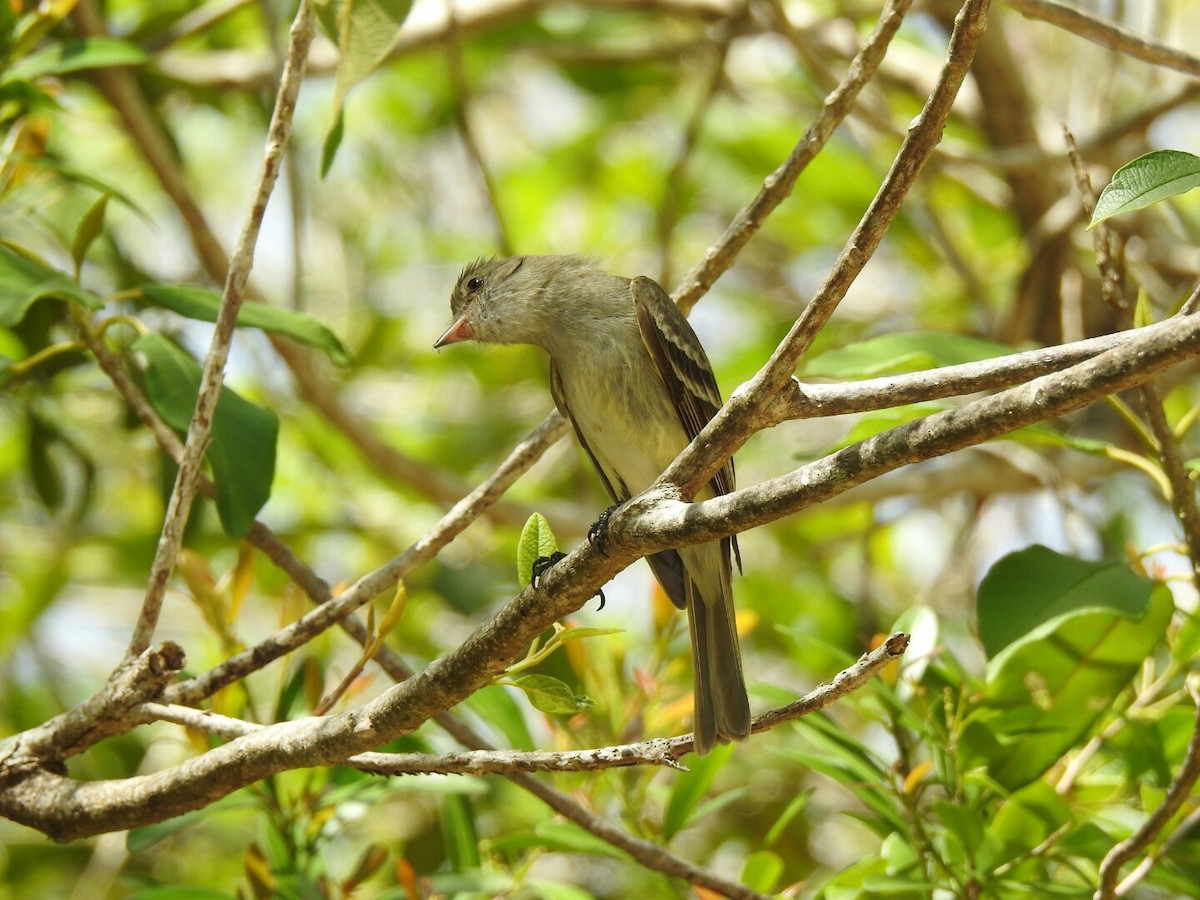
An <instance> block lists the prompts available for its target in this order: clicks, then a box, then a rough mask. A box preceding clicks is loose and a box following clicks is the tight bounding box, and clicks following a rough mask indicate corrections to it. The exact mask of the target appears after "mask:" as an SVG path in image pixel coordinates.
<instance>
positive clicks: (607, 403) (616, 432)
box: [562, 372, 688, 500]
mask: <svg viewBox="0 0 1200 900" xmlns="http://www.w3.org/2000/svg"><path fill="white" fill-rule="evenodd" d="M562 375H563V382H564V387H565V388H566V392H567V396H568V398H570V397H572V396H579V395H578V393H576V391H578V390H580V389H582V388H583V386H582V385H577V384H573V383H572V381H571V380H570V375H569V374H568V373H567V372H563V373H562ZM655 377H657V376H655ZM600 380H601V381H606V380H608V379H600ZM613 381H619V380H618V379H614V380H613ZM590 388H591V390H593V391H595V392H596V393H595V396H596V397H597V400H598V402H596V403H595V404H580V403H572V404H571V415H572V416H573V417H574V419H575V422H576V425H577V426H578V428H579V430H580V431H581V432H582V434H583V438H584V440H585V441H586V442H587V444H588V446H589V447H590V448H591V451H592V454H593V455H594V456H595V457H596V460H597V462H598V463H599V465H600V466H601V467H602V468H603V469H604V474H605V475H606V476H607V478H608V480H609V483H610V484H612V486H613V488H614V489H615V490H616V491H617V492H618V493H619V494H623V496H621V497H619V498H618V499H622V500H623V499H627V498H628V497H632V496H634V495H636V494H640V493H641V492H642V491H644V490H645V489H646V488H648V487H649V486H650V485H651V484H652V483H653V482H654V480H655V479H656V478H658V476H659V475H661V474H662V472H663V470H664V469H665V468H666V467H667V466H668V465H670V464H671V462H672V461H673V460H674V459H675V457H676V456H678V455H679V453H680V451H682V450H683V448H684V447H686V446H687V444H688V440H687V435H686V434H685V433H684V430H683V426H682V425H681V424H680V423H679V419H678V418H677V416H676V413H675V410H674V408H673V407H672V406H671V404H670V400H669V398H668V397H667V395H666V391H665V389H664V388H663V386H662V385H661V383H657V382H656V383H653V384H650V385H645V384H643V385H640V386H639V387H638V388H633V387H626V388H625V389H622V388H621V387H620V386H619V385H618V384H613V383H609V384H595V383H593V384H592V385H590ZM587 407H591V409H590V410H589V409H588V408H587ZM651 423H658V424H657V426H655V425H652V424H651Z"/></svg>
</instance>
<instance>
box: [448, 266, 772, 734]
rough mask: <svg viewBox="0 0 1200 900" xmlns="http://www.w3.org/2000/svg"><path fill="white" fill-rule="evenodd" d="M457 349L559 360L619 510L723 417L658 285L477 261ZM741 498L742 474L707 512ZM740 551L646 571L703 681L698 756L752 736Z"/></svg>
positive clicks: (565, 407)
mask: <svg viewBox="0 0 1200 900" xmlns="http://www.w3.org/2000/svg"><path fill="white" fill-rule="evenodd" d="M450 309H451V311H452V313H453V315H454V317H455V319H454V324H453V325H451V326H450V328H449V329H447V331H446V333H445V334H443V335H442V336H441V337H440V338H438V340H437V343H435V344H434V347H435V348H438V347H444V346H446V345H447V344H453V343H456V342H458V341H469V340H474V341H483V342H485V343H490V344H533V345H535V346H537V347H541V348H542V349H543V350H545V351H546V352H547V353H549V354H550V392H551V394H552V395H553V397H554V403H555V405H556V406H557V407H558V410H559V412H561V413H562V414H563V416H565V417H566V418H567V419H569V420H570V422H571V424H572V425H573V426H574V428H575V435H576V436H577V437H578V438H579V443H580V444H582V445H583V449H584V450H586V451H587V454H588V456H589V457H590V458H591V460H592V463H593V465H595V467H596V471H597V472H599V473H600V479H601V481H603V482H604V486H605V487H606V488H607V489H608V493H609V495H610V496H611V497H612V498H613V500H614V501H616V502H618V503H620V502H623V501H625V500H628V499H629V498H630V497H633V496H634V495H636V494H639V493H641V492H642V491H644V490H645V489H646V488H648V487H650V485H651V484H652V483H653V482H654V480H655V479H656V478H658V476H659V475H661V474H662V472H663V470H664V469H666V468H667V466H668V465H669V464H670V463H671V462H672V461H673V460H674V459H675V457H676V456H678V455H679V453H680V451H682V450H683V448H684V447H686V446H687V445H688V444H689V443H690V442H691V440H692V438H694V437H695V436H696V435H697V434H698V433H699V431H700V429H701V428H703V427H704V425H705V424H706V423H707V422H708V420H709V419H711V418H712V417H713V415H715V414H716V411H717V409H718V408H719V407H720V406H721V394H720V391H719V390H718V388H717V382H716V379H715V378H714V377H713V372H712V366H711V365H709V362H708V357H707V356H706V355H705V353H704V348H703V347H702V346H701V344H700V340H699V339H698V338H697V337H696V333H695V332H694V331H692V327H691V326H690V325H689V324H688V321H687V319H686V318H684V316H683V314H682V313H681V312H680V311H679V309H678V308H677V307H676V306H675V304H674V303H673V302H672V301H671V298H670V297H669V296H668V295H667V293H666V292H665V291H664V290H663V289H662V288H661V287H659V286H658V285H657V284H656V283H655V282H654V281H652V280H651V279H649V278H634V279H633V280H630V279H628V278H620V277H618V276H615V275H608V274H606V273H604V272H601V271H599V270H598V269H597V268H596V267H595V265H594V264H593V263H592V262H591V261H590V260H588V259H587V258H586V257H582V256H514V257H511V258H508V259H480V260H476V261H475V262H473V263H471V264H470V265H469V266H467V267H466V269H464V270H463V272H462V274H461V275H460V276H459V278H458V283H457V284H456V285H455V286H454V293H453V294H452V295H451V297H450ZM732 490H733V462H732V460H731V461H730V462H728V463H726V464H725V467H724V468H723V469H721V471H720V472H718V473H717V474H716V476H714V477H713V479H712V481H711V482H710V484H709V486H708V487H707V488H706V489H705V490H704V491H702V492H701V493H700V495H699V497H700V499H705V498H708V497H712V496H715V495H717V494H726V493H728V492H730V491H732ZM731 555H732V556H733V557H734V558H736V559H737V562H738V568H739V569H740V568H741V557H740V556H739V555H738V549H737V541H736V540H735V539H734V538H732V537H730V538H724V539H722V540H720V541H714V542H712V543H708V544H698V545H694V546H691V547H681V548H679V549H678V550H665V551H663V552H661V553H656V554H654V555H653V556H650V557H647V562H649V563H650V568H651V569H652V570H653V571H654V575H655V577H656V578H657V579H658V582H659V584H661V585H662V587H663V590H664V591H665V592H666V594H667V596H668V597H670V598H671V602H672V603H674V604H675V605H676V606H677V607H679V608H680V609H686V610H687V613H688V623H689V626H690V629H691V637H692V657H693V660H694V663H695V670H696V690H695V698H696V712H695V722H694V725H693V727H694V730H695V749H696V753H698V754H701V755H703V754H704V753H707V752H708V751H709V750H711V749H712V748H713V746H714V745H715V744H717V743H718V742H720V743H725V742H727V741H730V740H740V739H742V738H744V737H746V735H748V734H749V733H750V705H749V701H748V699H747V697H746V683H745V681H744V679H743V677H742V657H741V653H740V651H739V650H738V639H737V627H736V624H735V622H734V610H733V588H732V584H731V567H732V563H731Z"/></svg>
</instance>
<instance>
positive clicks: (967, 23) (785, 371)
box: [657, 0, 989, 497]
mask: <svg viewBox="0 0 1200 900" xmlns="http://www.w3.org/2000/svg"><path fill="white" fill-rule="evenodd" d="M988 7H989V0H967V2H966V3H965V4H964V5H963V7H962V10H961V11H960V12H959V14H958V17H957V19H956V22H955V27H954V33H953V34H952V35H951V36H950V43H949V47H948V50H947V54H946V63H945V64H944V65H943V66H942V70H941V72H940V73H939V74H938V78H937V84H936V86H935V87H934V90H933V93H931V94H930V95H929V98H928V100H927V101H926V103H925V108H924V109H923V110H922V111H921V114H920V115H919V116H918V117H917V118H916V119H915V120H914V122H913V125H912V127H911V128H910V130H909V133H908V135H907V136H906V137H905V139H904V143H903V144H902V145H901V147H900V150H899V152H898V153H897V154H896V158H895V160H894V161H893V162H892V167H891V169H890V170H889V171H888V174H887V177H886V178H885V179H884V182H883V184H882V185H881V186H880V188H879V191H878V192H877V193H876V194H875V198H874V200H872V201H871V205H870V206H869V207H868V208H867V211H866V212H865V213H864V214H863V217H862V219H861V220H860V221H859V223H858V227H857V228H855V230H854V233H853V234H852V235H851V236H850V239H849V240H848V241H847V242H846V246H845V247H844V248H843V250H842V252H841V253H840V254H839V255H838V258H837V261H836V262H835V263H834V266H833V269H832V271H831V272H830V273H829V276H828V277H827V278H826V279H825V283H824V284H823V285H822V286H821V289H820V290H819V291H818V292H817V294H816V295H815V296H814V297H813V299H812V300H811V301H810V302H809V304H808V306H807V307H806V308H805V310H804V312H803V313H802V314H801V315H800V318H799V319H797V320H796V323H795V325H793V326H792V329H791V331H789V332H788V335H787V337H785V338H784V340H783V341H782V342H781V343H780V345H779V346H778V347H777V348H776V350H775V352H774V354H772V356H771V359H770V360H769V361H768V362H767V364H766V365H765V366H763V368H762V369H760V370H759V372H758V374H756V375H755V376H754V378H752V379H751V380H750V381H749V382H748V383H747V384H746V385H744V386H743V390H742V391H741V393H739V394H738V396H736V397H733V398H731V399H730V401H729V402H728V403H726V404H725V406H724V407H723V408H722V409H721V411H720V412H718V413H717V415H716V416H714V417H713V419H712V421H711V422H709V423H708V424H707V425H706V426H705V427H704V429H703V430H702V431H701V432H700V434H699V435H697V436H696V439H695V440H694V441H692V443H691V445H690V446H689V447H688V448H687V450H685V451H684V452H683V453H682V454H681V455H680V456H679V457H678V458H677V459H676V460H675V462H673V463H672V464H671V465H670V467H668V469H667V471H666V472H664V473H663V474H662V475H661V476H659V479H658V481H657V484H659V485H662V484H667V483H670V484H677V485H679V487H680V489H681V491H682V492H683V495H684V496H685V497H691V496H693V495H694V493H695V491H697V490H698V489H699V487H700V485H702V484H704V483H705V482H707V481H708V480H709V479H710V478H711V477H712V476H713V474H714V473H716V471H717V470H718V469H719V468H720V467H721V466H722V465H724V463H725V461H726V460H728V459H729V458H730V457H731V456H732V455H733V454H734V452H735V451H736V450H737V448H738V447H740V446H741V445H742V444H744V443H745V442H746V440H747V439H748V438H749V437H750V435H751V434H753V433H754V432H755V431H757V430H759V429H761V428H762V427H764V424H765V422H766V421H767V419H766V418H765V417H764V416H763V415H762V410H763V409H764V408H765V407H767V406H768V405H769V404H770V403H771V402H772V399H773V397H774V396H775V395H776V394H778V393H779V392H780V391H781V390H782V389H783V388H784V387H785V386H786V385H787V383H788V380H789V379H790V378H791V377H792V372H793V371H795V368H796V365H797V363H798V362H799V361H800V358H801V357H802V356H803V355H804V353H805V352H806V351H807V350H808V347H809V346H810V344H811V343H812V341H813V339H814V338H815V337H816V336H817V334H818V333H819V332H820V330H821V328H823V327H824V325H825V323H826V322H827V321H828V320H829V317H830V316H832V315H833V312H834V310H835V309H836V308H837V305H838V304H839V303H840V302H841V299H842V297H844V296H845V295H846V291H847V290H848V289H849V287H850V285H851V284H852V283H853V282H854V280H855V279H856V278H857V277H858V273H859V272H861V271H862V269H863V266H865V265H866V264H867V261H868V260H869V259H870V258H871V255H872V254H873V253H874V252H875V249H876V248H877V247H878V246H879V242H880V241H881V240H882V239H883V235H884V234H885V233H886V232H887V229H888V227H889V226H890V225H891V223H892V220H893V219H894V218H895V217H896V214H897V213H898V212H899V209H900V203H901V202H902V201H903V199H904V196H905V194H906V193H908V190H909V189H910V188H911V187H912V185H913V182H914V181H915V180H916V178H917V175H918V174H919V173H920V171H921V168H922V166H923V165H924V163H925V161H926V160H927V159H928V158H929V156H930V155H931V154H932V153H933V150H934V148H935V147H936V146H937V144H938V141H939V140H940V139H941V135H942V129H943V127H944V126H945V122H946V117H947V116H948V115H949V114H950V107H951V105H952V104H953V102H954V98H955V96H956V95H957V93H958V90H959V88H960V87H961V86H962V83H963V80H964V79H965V78H966V73H967V69H968V68H969V67H970V64H971V60H972V58H973V57H974V54H975V48H976V46H977V45H978V43H979V39H980V37H981V36H982V34H983V30H984V28H985V27H986V24H987V11H988ZM882 27H883V20H882V19H881V21H880V25H879V28H882ZM864 52H865V51H864ZM856 62H857V58H856ZM710 255H711V254H710Z"/></svg>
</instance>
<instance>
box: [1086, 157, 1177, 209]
mask: <svg viewBox="0 0 1200 900" xmlns="http://www.w3.org/2000/svg"><path fill="white" fill-rule="evenodd" d="M1197 185H1200V156H1195V155H1193V154H1191V153H1184V152H1182V151H1180V150H1153V151H1151V152H1150V153H1146V154H1144V155H1142V156H1139V157H1138V158H1137V159H1135V160H1133V161H1132V162H1128V163H1126V164H1125V165H1123V166H1121V168H1119V169H1117V171H1115V172H1113V177H1112V181H1110V182H1109V183H1108V184H1107V185H1106V186H1105V188H1104V190H1103V191H1101V192H1100V197H1099V199H1097V200H1096V209H1095V211H1094V212H1093V213H1092V221H1091V222H1089V223H1088V228H1092V227H1094V226H1096V225H1098V224H1099V223H1101V222H1103V221H1104V220H1105V219H1110V218H1112V217H1113V216H1116V215H1120V214H1121V213H1127V212H1133V211H1134V210H1135V209H1142V208H1144V207H1146V206H1149V205H1150V204H1152V203H1157V202H1158V201H1159V200H1165V199H1166V198H1167V197H1174V196H1175V195H1176V194H1182V193H1184V192H1185V191H1190V190H1191V189H1192V188H1194V187H1196V186H1197Z"/></svg>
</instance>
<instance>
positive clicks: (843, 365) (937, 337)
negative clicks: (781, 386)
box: [798, 331, 1012, 378]
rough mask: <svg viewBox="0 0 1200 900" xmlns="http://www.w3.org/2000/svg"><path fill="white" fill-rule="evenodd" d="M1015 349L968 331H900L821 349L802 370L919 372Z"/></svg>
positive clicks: (848, 374)
mask: <svg viewBox="0 0 1200 900" xmlns="http://www.w3.org/2000/svg"><path fill="white" fill-rule="evenodd" d="M1011 352H1012V348H1011V347H1009V346H1007V345H1006V344H1000V343H997V342H995V341H985V340H983V339H981V338H975V337H969V336H968V335H964V334H943V333H941V332H928V331H911V332H900V333H897V334H884V335H880V336H879V337H874V338H870V339H868V340H865V341H859V342H857V343H853V344H847V345H846V346H845V347H839V348H837V349H835V350H827V351H826V352H824V353H819V354H817V355H816V356H813V357H811V358H809V359H808V360H806V361H805V363H804V365H803V366H802V367H801V368H800V370H799V373H798V374H800V375H808V376H811V375H821V376H825V377H828V378H872V377H874V376H876V375H885V374H890V373H894V372H915V371H918V370H921V369H933V368H937V367H941V366H954V365H959V364H961V363H968V362H978V361H979V360H981V359H992V358H994V357H997V356H1003V355H1004V354H1006V353H1011Z"/></svg>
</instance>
